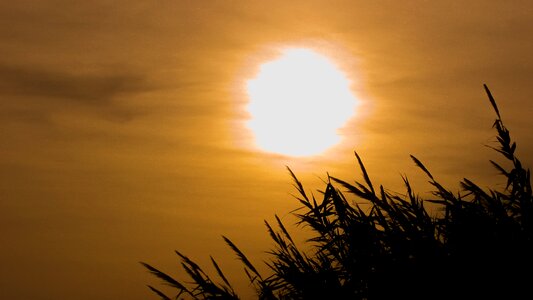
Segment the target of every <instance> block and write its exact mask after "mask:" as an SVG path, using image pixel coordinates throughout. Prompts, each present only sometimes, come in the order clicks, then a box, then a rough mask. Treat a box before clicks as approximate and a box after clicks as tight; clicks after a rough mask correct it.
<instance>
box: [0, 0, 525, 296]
mask: <svg viewBox="0 0 533 300" xmlns="http://www.w3.org/2000/svg"><path fill="white" fill-rule="evenodd" d="M532 36H533V5H531V3H530V1H466V2H465V1H309V0H307V1H252V0H250V1H243V0H241V1H237V0H236V1H229V0H227V1H198V0H195V1H193V0H190V1H185V0H173V1H167V0H160V1H137V0H128V1H122V0H117V1H99V0H97V1H24V0H20V1H3V2H1V3H0V141H1V142H0V214H1V216H0V236H1V237H2V242H1V243H0V264H1V265H2V268H1V271H0V298H2V299H72V298H77V299H117V298H124V299H149V298H150V297H151V295H150V292H149V291H148V289H147V288H146V287H145V285H146V284H148V283H150V284H154V281H155V280H153V278H151V277H150V276H149V275H148V274H147V273H146V272H145V271H144V270H143V269H142V268H141V266H140V265H139V264H138V263H137V262H138V261H141V260H142V261H147V262H150V263H152V264H153V265H156V266H159V267H161V268H162V269H164V270H167V271H170V270H173V269H174V270H177V269H178V268H177V266H178V263H177V258H175V256H174V255H173V250H174V249H179V250H180V251H182V252H184V253H185V254H190V255H191V256H192V257H194V258H198V261H200V262H205V263H207V261H208V254H214V255H215V257H216V258H218V259H219V260H220V261H221V265H222V266H223V267H225V268H227V269H229V270H230V272H233V273H232V274H237V273H238V272H240V270H241V268H240V265H239V264H238V263H237V262H235V260H234V259H233V258H232V257H231V253H230V251H229V249H226V247H225V246H224V245H223V242H222V239H221V238H220V235H221V234H224V235H226V236H228V237H230V238H232V239H233V241H234V242H235V243H236V244H238V245H240V246H241V248H242V249H243V250H244V251H246V252H248V253H250V255H251V256H252V257H263V256H262V252H261V251H263V250H267V249H268V247H269V245H270V244H269V242H268V238H267V234H266V231H265V230H264V228H263V225H262V224H263V223H262V220H263V219H271V218H272V216H273V214H274V213H278V214H279V215H280V216H285V215H286V213H287V212H288V211H289V210H290V209H292V208H294V207H295V205H296V203H295V201H294V200H293V199H292V198H291V196H290V193H291V192H293V189H292V188H291V181H290V178H289V176H288V174H287V172H286V170H285V165H288V166H290V167H292V168H293V170H294V171H295V172H296V174H297V175H300V177H301V178H302V180H303V181H304V183H307V185H308V186H309V187H310V188H314V187H319V186H320V182H321V181H320V178H325V177H326V173H327V172H329V173H330V174H332V175H335V176H337V177H340V178H344V179H347V180H350V179H351V178H354V179H360V176H359V172H358V171H357V169H356V163H355V160H354V158H353V153H352V151H353V150H357V151H358V152H359V153H360V154H361V156H362V157H363V159H364V160H365V161H366V164H367V169H368V171H369V172H370V175H371V176H372V177H373V178H374V179H375V180H376V182H378V183H383V184H385V185H386V186H390V187H392V188H394V189H396V188H397V187H399V186H400V184H401V177H400V174H404V173H406V174H407V175H408V176H410V177H413V180H414V181H416V182H422V183H423V182H424V178H423V176H421V174H420V172H418V171H417V170H416V168H415V167H414V165H413V163H412V162H411V161H410V159H409V156H408V155H409V154H414V155H416V156H417V157H418V158H420V159H421V160H422V161H423V162H425V163H426V165H427V167H428V168H430V169H431V170H432V171H433V173H434V174H436V176H437V178H441V179H442V180H443V181H444V182H447V183H450V186H451V188H458V186H457V184H456V182H458V181H459V180H460V179H462V178H463V177H468V178H470V179H473V180H475V181H478V182H481V183H484V182H486V183H491V182H494V178H496V177H495V176H496V171H495V170H493V169H491V167H490V165H489V164H488V159H495V158H497V156H496V155H495V154H494V153H493V152H491V151H490V150H489V149H488V148H487V147H485V146H484V145H487V144H491V143H492V141H493V136H494V132H493V131H492V130H491V125H492V122H493V119H494V114H493V112H492V111H491V108H490V106H489V102H488V101H487V99H486V96H485V94H484V91H483V89H482V84H483V83H487V84H488V85H489V87H490V88H491V90H492V92H493V94H494V95H495V97H496V100H497V101H498V104H499V106H500V111H501V112H502V115H503V119H504V121H505V122H506V123H507V126H508V127H509V128H510V130H511V133H512V134H513V136H514V138H515V139H516V140H517V141H518V153H519V155H521V157H523V161H524V162H526V163H528V165H529V166H531V163H532V162H533V155H532V151H533V132H532V131H531V126H533V118H532V116H533V102H532V99H533V88H532V87H533V55H532V53H533V39H531V37H532ZM279 47H309V48H316V49H320V50H321V51H322V53H325V54H326V55H328V56H329V57H330V58H331V59H332V60H333V61H335V62H336V64H337V65H338V67H339V68H341V69H342V71H343V72H344V73H345V74H346V75H347V76H348V77H349V79H350V81H351V82H352V85H351V89H352V90H353V92H354V95H355V96H356V97H357V99H359V102H358V105H357V108H356V114H355V116H354V117H353V118H352V119H351V120H350V121H349V122H348V123H347V124H346V126H345V127H343V128H342V129H341V130H340V132H341V133H342V142H341V143H340V144H339V145H337V146H336V147H334V148H332V149H330V150H329V151H327V152H325V153H324V154H323V155H319V156H313V157H307V158H287V157H284V156H280V155H274V154H268V153H265V152H261V151H257V150H256V149H254V148H253V147H250V145H251V143H252V141H253V135H252V133H251V132H250V130H249V129H247V127H246V126H245V123H246V122H247V121H248V119H249V114H248V113H247V111H246V109H245V108H246V105H247V103H248V98H247V95H246V93H245V84H246V81H247V80H249V79H250V78H252V77H253V76H254V75H255V74H256V73H257V71H258V68H259V65H261V64H262V63H264V62H265V60H268V59H269V58H272V57H273V56H274V55H275V49H277V48H279ZM295 118H297V116H295ZM428 190H429V186H427V185H424V184H420V185H418V191H419V192H421V193H423V192H427V191H428ZM285 218H287V219H288V217H285ZM288 220H289V221H290V219H288ZM175 273H176V274H179V273H178V272H175ZM231 277H232V278H234V281H236V282H239V280H240V279H244V276H241V274H240V273H239V275H232V276H231ZM237 285H239V284H237ZM241 286H242V284H241Z"/></svg>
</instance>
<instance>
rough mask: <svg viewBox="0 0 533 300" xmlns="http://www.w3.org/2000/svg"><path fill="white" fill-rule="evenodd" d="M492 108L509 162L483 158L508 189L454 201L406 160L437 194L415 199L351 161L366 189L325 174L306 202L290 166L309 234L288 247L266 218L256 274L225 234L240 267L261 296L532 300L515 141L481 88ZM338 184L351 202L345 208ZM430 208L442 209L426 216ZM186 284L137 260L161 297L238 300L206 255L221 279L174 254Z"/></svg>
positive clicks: (529, 235) (527, 222)
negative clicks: (378, 182) (262, 268)
mask: <svg viewBox="0 0 533 300" xmlns="http://www.w3.org/2000/svg"><path fill="white" fill-rule="evenodd" d="M485 90H486V92H487V95H488V98H489V100H490V103H491V104H492V107H493V109H494V111H495V112H496V117H497V118H496V121H495V123H494V128H495V129H496V130H497V133H498V134H497V141H498V144H499V145H498V146H497V147H494V148H493V149H494V150H496V151H497V152H499V153H500V154H502V155H503V157H504V158H505V159H506V160H507V161H509V162H510V163H511V168H510V169H506V168H504V167H502V166H501V165H500V164H498V163H496V162H494V161H490V162H491V163H492V165H493V166H494V167H495V168H496V169H497V170H498V171H499V172H500V173H501V174H502V175H503V176H504V177H505V178H506V188H505V189H504V190H503V191H497V190H496V189H488V190H484V189H482V188H480V187H479V186H478V185H476V184H475V183H473V182H472V181H470V180H468V179H464V180H463V181H462V182H461V187H462V189H463V190H462V191H461V192H459V193H457V194H454V193H452V192H451V191H450V190H448V189H446V188H445V187H444V186H442V185H441V184H440V183H439V182H438V181H437V180H436V179H435V178H434V176H433V175H432V174H431V173H430V172H429V171H428V169H427V168H426V167H425V166H424V165H423V164H422V163H421V162H420V161H419V160H418V159H417V158H415V157H414V156H411V158H412V159H413V161H414V162H415V164H416V165H417V166H418V167H419V168H420V169H421V170H422V171H423V172H424V173H425V174H426V175H427V176H428V178H429V182H430V183H431V185H433V187H434V188H435V190H434V192H433V195H434V198H432V199H427V200H422V199H420V198H419V197H418V196H417V195H416V194H415V193H414V192H413V189H412V188H411V185H410V183H409V181H408V179H407V178H406V177H404V178H403V180H404V183H405V187H406V193H405V195H403V194H399V193H393V192H388V191H386V190H385V189H384V188H383V187H382V186H380V187H379V188H375V187H374V185H373V184H372V181H371V180H370V176H369V175H368V173H367V171H366V169H365V166H364V165H363V162H362V160H361V158H360V157H359V155H358V154H357V153H355V156H356V158H357V161H358V163H359V166H360V169H361V171H362V174H363V179H364V182H355V183H354V184H351V183H348V182H346V181H343V180H340V179H338V178H335V177H329V178H328V181H327V183H326V188H325V190H324V191H323V192H321V195H322V197H321V198H322V199H321V200H320V201H318V200H317V199H316V198H315V197H314V196H313V195H308V194H307V193H306V191H305V190H304V188H303V185H302V184H301V182H300V181H299V180H298V179H297V178H296V176H295V175H294V173H293V172H292V171H291V170H290V169H289V173H290V175H291V176H292V178H293V180H294V182H295V185H294V186H295V188H296V189H297V191H298V193H299V196H298V197H297V199H298V201H299V202H300V203H301V205H302V207H301V209H300V210H298V211H299V212H295V213H294V214H295V215H296V217H297V218H298V220H299V225H302V226H308V227H309V228H311V232H312V237H311V238H310V239H309V240H308V244H307V245H306V251H305V252H304V251H302V250H300V249H299V247H298V246H297V245H296V243H295V242H294V240H293V239H292V237H291V236H290V234H289V233H288V231H287V230H286V228H285V226H284V224H283V223H282V222H281V220H280V219H279V218H278V217H277V216H276V223H277V227H278V228H279V229H278V230H275V229H274V228H273V227H272V226H271V225H270V224H269V223H268V222H266V221H265V225H266V227H267V230H268V233H269V234H270V236H271V238H272V240H273V241H274V245H275V247H274V249H273V250H271V251H269V253H270V254H271V258H270V260H269V262H267V265H268V267H269V268H270V269H271V270H272V274H271V275H269V276H267V277H265V276H262V275H261V274H260V273H259V272H258V271H257V269H256V268H255V267H254V265H253V264H252V263H251V262H250V261H249V260H248V258H247V257H246V256H245V255H244V253H243V252H242V251H241V250H239V248H237V246H235V244H233V242H231V241H230V240H229V239H228V238H226V237H224V240H225V242H226V243H227V244H228V245H229V247H230V248H231V249H232V250H233V251H234V252H235V253H236V254H237V256H238V258H239V259H240V260H241V261H242V263H243V264H244V270H245V273H246V275H247V276H248V279H249V281H250V283H251V284H252V285H253V286H254V287H255V289H256V292H257V297H258V298H259V299H371V300H372V299H483V298H491V299H492V298H505V299H526V298H531V297H532V296H533V293H532V292H531V287H530V285H531V284H532V283H533V282H532V279H533V278H532V276H531V275H532V270H533V269H532V267H533V259H532V254H533V252H532V250H533V228H532V226H533V216H532V214H533V199H532V190H531V177H530V172H529V170H526V169H524V168H523V167H522V164H521V162H520V160H519V159H518V157H516V155H515V150H516V144H515V143H514V142H513V141H512V140H511V137H510V134H509V131H508V130H507V128H506V127H505V126H504V123H503V121H502V119H501V116H500V112H499V110H498V107H497V105H496V102H495V101H494V98H493V97H492V95H491V93H490V91H489V89H488V88H487V87H486V86H485ZM337 187H342V188H343V189H345V190H346V191H347V192H348V193H349V194H350V195H352V196H353V197H354V198H355V199H354V200H353V201H349V200H348V199H347V198H346V197H345V195H344V193H343V192H341V191H340V190H339V188H337ZM426 203H432V205H434V206H436V207H437V208H439V209H440V210H441V212H440V213H436V214H435V215H433V216H432V215H430V214H429V213H428V210H427V209H426V207H425V204H426ZM176 253H177V254H178V256H179V257H180V259H181V262H182V267H183V269H184V270H185V272H186V273H187V274H188V275H189V277H190V279H191V280H192V283H189V284H185V283H182V282H180V281H178V280H175V279H173V278H172V277H171V276H169V275H167V274H165V273H163V272H161V271H159V270H158V269H156V268H154V267H152V266H150V265H148V264H146V263H142V264H143V265H144V266H145V267H146V268H147V269H148V270H149V271H150V272H151V273H153V274H154V275H155V276H157V277H158V278H160V279H161V280H163V282H165V283H166V284H167V285H170V286H171V287H173V288H175V289H176V290H177V292H176V294H177V295H176V296H174V297H172V298H171V297H168V296H166V295H165V294H163V293H162V292H161V291H160V290H158V289H156V288H154V287H152V286H149V288H150V289H151V290H152V291H154V292H155V293H156V294H157V295H159V296H160V297H161V298H162V299H178V298H180V297H182V296H183V297H189V298H192V299H239V298H238V296H237V294H236V293H235V291H234V289H233V288H232V286H231V284H230V283H229V281H228V280H227V279H226V277H225V275H224V273H223V272H222V270H221V269H220V268H219V267H218V264H217V263H216V262H215V260H214V259H213V258H211V260H212V263H213V265H214V267H215V269H216V271H217V273H218V277H220V280H221V282H220V283H219V282H214V281H213V280H212V279H211V278H210V277H209V276H208V275H207V274H206V273H205V272H204V271H203V270H202V269H201V268H200V267H199V266H198V265H197V264H196V263H194V262H193V261H192V260H190V259H189V258H188V257H186V256H184V255H182V254H181V253H179V252H176Z"/></svg>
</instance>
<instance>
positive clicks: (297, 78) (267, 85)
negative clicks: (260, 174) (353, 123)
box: [247, 49, 356, 156]
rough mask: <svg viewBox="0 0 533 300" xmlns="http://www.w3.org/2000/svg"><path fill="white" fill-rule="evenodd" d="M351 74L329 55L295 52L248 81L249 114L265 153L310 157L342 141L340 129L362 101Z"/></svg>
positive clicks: (289, 51)
mask: <svg viewBox="0 0 533 300" xmlns="http://www.w3.org/2000/svg"><path fill="white" fill-rule="evenodd" d="M349 85H350V83H349V81H348V79H347V78H346V77H345V75H344V74H343V73H342V72H341V71H340V70H338V69H337V67H336V66H335V65H334V64H332V63H331V62H330V60H329V59H328V58H326V57H324V56H323V55H320V54H318V53H316V52H314V51H312V50H309V49H289V50H285V51H284V52H283V55H282V56H281V57H280V58H278V59H276V60H273V61H270V62H266V63H264V64H263V65H261V67H260V71H259V73H258V74H257V77H256V78H254V79H251V80H249V81H248V82H247V89H248V94H249V98H250V103H249V106H248V111H249V112H250V114H251V120H250V121H249V123H248V127H249V128H250V129H251V130H252V131H253V133H254V136H255V143H256V145H257V146H258V147H259V148H260V149H262V150H263V151H267V152H273V153H278V154H283V155H289V156H310V155H315V154H319V153H321V152H324V151H325V150H327V149H328V148H330V147H332V146H333V145H335V144H336V143H338V142H339V140H340V137H339V136H338V135H337V130H338V129H339V128H340V127H342V126H343V125H344V124H345V123H346V121H347V120H348V119H349V118H350V117H351V116H352V115H353V113H354V106H355V104H356V99H355V97H354V96H353V95H352V92H351V91H350V87H349Z"/></svg>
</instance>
